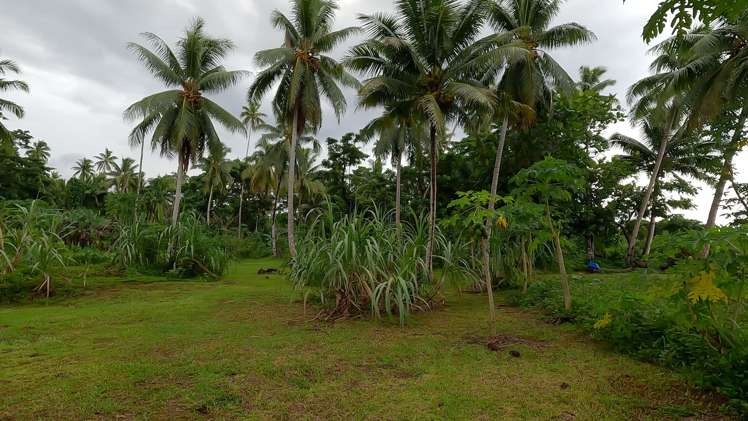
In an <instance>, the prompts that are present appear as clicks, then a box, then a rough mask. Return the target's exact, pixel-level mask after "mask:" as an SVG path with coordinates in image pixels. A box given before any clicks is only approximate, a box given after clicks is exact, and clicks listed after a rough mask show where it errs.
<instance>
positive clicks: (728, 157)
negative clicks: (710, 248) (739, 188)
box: [706, 106, 748, 229]
mask: <svg viewBox="0 0 748 421" xmlns="http://www.w3.org/2000/svg"><path fill="white" fill-rule="evenodd" d="M746 119H748V106H745V107H743V111H742V112H741V113H740V118H739V119H738V123H737V125H736V126H735V132H734V133H733V135H732V139H731V141H730V144H729V145H728V147H727V150H726V151H725V157H724V163H723V164H722V171H720V173H719V181H718V182H717V185H716V186H715V188H714V198H713V199H712V206H711V207H710V208H709V216H708V217H707V220H706V229H709V228H714V226H715V225H716V224H717V213H718V212H719V206H720V205H721V204H722V198H723V197H724V195H725V185H726V184H727V180H729V179H730V177H731V175H732V161H733V159H734V158H735V154H736V153H737V152H738V148H739V145H738V143H739V142H740V139H741V137H742V134H743V127H745V122H746Z"/></svg>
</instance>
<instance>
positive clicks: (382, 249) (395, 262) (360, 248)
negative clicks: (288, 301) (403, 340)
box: [290, 210, 456, 324]
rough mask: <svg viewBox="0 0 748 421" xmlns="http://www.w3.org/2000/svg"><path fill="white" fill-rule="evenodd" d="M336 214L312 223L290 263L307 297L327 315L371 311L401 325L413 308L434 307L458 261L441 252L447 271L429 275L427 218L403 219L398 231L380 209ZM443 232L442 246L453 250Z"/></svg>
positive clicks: (438, 257)
mask: <svg viewBox="0 0 748 421" xmlns="http://www.w3.org/2000/svg"><path fill="white" fill-rule="evenodd" d="M332 218H333V217H332V213H328V214H326V215H320V216H318V217H317V218H316V219H314V220H313V221H312V222H311V223H310V224H309V226H308V227H307V230H306V234H305V236H304V237H303V238H302V239H301V241H300V242H299V244H298V254H297V256H296V258H294V259H293V260H292V262H291V274H290V276H291V280H292V281H293V283H294V285H295V287H296V289H297V290H299V291H303V292H304V296H305V299H306V298H308V297H310V296H311V297H316V298H318V299H319V301H320V302H321V303H322V304H323V306H324V307H325V310H324V313H325V314H326V316H327V317H332V318H335V317H345V316H349V315H359V314H364V313H369V314H370V315H371V316H372V317H376V318H379V317H381V316H383V315H387V316H397V317H398V318H399V320H400V323H401V324H403V323H405V320H406V318H407V317H408V315H409V314H410V313H411V312H413V311H415V310H426V309H429V308H430V307H431V305H432V301H433V298H434V297H435V296H436V294H437V293H438V292H439V287H440V285H441V284H442V283H443V282H445V281H446V280H447V279H448V274H449V273H451V272H452V271H453V268H454V267H455V266H456V265H455V263H454V260H452V259H455V256H454V255H453V254H447V253H442V255H438V253H436V254H437V255H438V256H436V257H435V260H436V261H439V262H441V263H442V266H443V268H442V273H443V274H444V275H443V277H442V278H440V279H439V280H437V281H436V282H435V283H431V281H430V280H429V279H428V276H427V271H426V261H425V255H426V238H427V236H426V234H427V230H426V229H425V228H424V227H425V224H424V221H423V220H422V219H423V218H417V219H416V223H414V224H403V225H402V230H401V233H400V234H399V235H398V231H397V229H396V227H395V225H394V224H393V223H392V222H391V221H389V220H388V218H387V217H386V216H384V215H381V214H379V213H378V212H377V211H376V210H371V211H367V212H366V213H358V214H354V215H348V216H344V217H343V218H342V219H341V220H339V221H337V222H333V220H332ZM439 237H440V239H439V241H438V244H441V247H440V248H441V249H442V251H443V250H452V251H453V248H452V247H450V248H447V247H445V245H446V244H448V242H447V241H446V240H445V239H444V238H443V236H441V235H439Z"/></svg>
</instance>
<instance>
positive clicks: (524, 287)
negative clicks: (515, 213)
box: [520, 238, 530, 294]
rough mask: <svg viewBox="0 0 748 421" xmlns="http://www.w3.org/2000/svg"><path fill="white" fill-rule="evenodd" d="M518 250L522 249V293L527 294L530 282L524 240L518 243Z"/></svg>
mask: <svg viewBox="0 0 748 421" xmlns="http://www.w3.org/2000/svg"><path fill="white" fill-rule="evenodd" d="M520 248H521V249H522V276H523V277H524V278H525V279H524V284H523V285H522V293H523V294H526V293H527V284H528V282H529V280H530V268H529V267H528V264H527V250H526V248H525V239H524V238H522V240H521V241H520Z"/></svg>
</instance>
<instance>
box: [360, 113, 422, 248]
mask: <svg viewBox="0 0 748 421" xmlns="http://www.w3.org/2000/svg"><path fill="white" fill-rule="evenodd" d="M361 135H362V136H363V138H364V139H369V138H371V137H372V136H376V135H378V138H377V140H376V141H375V144H374V156H375V157H377V158H380V159H381V158H386V157H389V158H390V161H391V162H392V166H393V167H394V168H395V227H396V228H397V232H398V235H399V233H400V215H401V203H400V196H401V184H402V183H401V175H402V160H403V154H404V153H405V152H406V151H407V149H409V148H412V147H413V146H414V145H416V144H419V145H420V144H423V143H426V142H425V140H426V139H428V129H427V126H426V124H424V121H423V120H421V119H418V118H417V115H414V114H410V113H407V112H405V111H404V110H401V109H398V108H397V106H396V105H394V106H391V107H387V108H386V109H385V111H384V113H383V114H382V115H381V116H379V117H377V118H375V119H374V120H372V121H371V122H369V124H368V125H367V126H366V127H365V128H364V129H363V130H361Z"/></svg>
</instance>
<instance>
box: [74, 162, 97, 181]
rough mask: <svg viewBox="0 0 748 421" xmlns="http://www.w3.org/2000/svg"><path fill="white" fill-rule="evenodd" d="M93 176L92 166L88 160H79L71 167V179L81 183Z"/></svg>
mask: <svg viewBox="0 0 748 421" xmlns="http://www.w3.org/2000/svg"><path fill="white" fill-rule="evenodd" d="M93 176H94V164H93V161H91V160H90V159H88V158H81V159H79V160H78V161H76V163H75V166H74V167H73V177H78V179H80V180H81V181H86V180H90V179H92V178H93Z"/></svg>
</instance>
